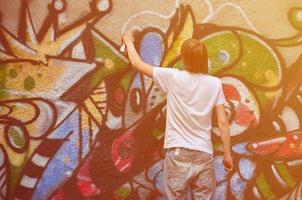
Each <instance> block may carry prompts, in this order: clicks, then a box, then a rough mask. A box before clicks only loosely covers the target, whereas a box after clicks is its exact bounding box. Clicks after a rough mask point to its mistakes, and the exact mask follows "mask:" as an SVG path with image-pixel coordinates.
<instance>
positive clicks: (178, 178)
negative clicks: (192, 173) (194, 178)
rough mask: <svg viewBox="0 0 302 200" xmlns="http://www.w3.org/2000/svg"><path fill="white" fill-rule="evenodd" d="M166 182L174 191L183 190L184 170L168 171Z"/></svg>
mask: <svg viewBox="0 0 302 200" xmlns="http://www.w3.org/2000/svg"><path fill="white" fill-rule="evenodd" d="M167 182H168V186H169V187H170V189H171V190H172V191H174V192H176V191H180V190H184V189H185V188H186V172H185V171H170V172H168V173H167Z"/></svg>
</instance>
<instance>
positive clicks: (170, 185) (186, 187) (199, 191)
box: [164, 147, 216, 200]
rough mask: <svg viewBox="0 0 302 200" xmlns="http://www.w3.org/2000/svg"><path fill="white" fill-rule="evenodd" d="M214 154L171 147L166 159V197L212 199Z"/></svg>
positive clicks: (170, 198) (214, 181)
mask: <svg viewBox="0 0 302 200" xmlns="http://www.w3.org/2000/svg"><path fill="white" fill-rule="evenodd" d="M215 184H216V180H215V171H214V162H213V155H212V154H209V153H206V152H202V151H196V150H191V149H187V148H178V147H177V148H171V149H168V150H167V151H166V156H165V161H164V190H165V195H166V199H168V200H172V199H173V200H174V199H177V200H179V199H196V200H199V199H202V200H210V199H212V197H213V195H214V191H215Z"/></svg>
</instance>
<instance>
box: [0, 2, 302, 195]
mask: <svg viewBox="0 0 302 200" xmlns="http://www.w3.org/2000/svg"><path fill="white" fill-rule="evenodd" d="M0 5H1V6H0V12H1V22H0V41H1V42H0V143H1V146H0V172H1V176H0V183H1V184H0V196H1V198H0V199H15V198H17V199H37V200H42V199H162V192H163V191H162V165H163V162H162V159H163V150H162V144H163V135H164V123H165V95H164V94H163V93H162V91H161V90H160V89H159V88H158V87H157V86H156V85H154V84H153V81H152V80H151V79H149V78H147V77H145V76H142V75H141V74H139V73H137V72H135V71H133V70H132V69H131V67H130V66H129V63H128V61H127V58H126V57H125V55H123V54H122V53H120V52H119V51H118V49H119V46H120V38H121V37H120V35H121V33H122V32H123V31H124V30H127V29H129V28H131V27H135V28H137V29H138V30H139V32H138V33H137V35H136V40H135V43H136V46H137V48H138V49H139V52H140V55H141V56H142V58H143V59H144V60H145V61H146V62H149V63H151V64H153V65H156V66H164V67H167V66H170V67H177V68H181V67H182V64H181V61H180V57H179V50H180V46H181V44H182V42H183V41H184V40H186V39H187V38H192V37H193V38H197V39H200V40H201V41H203V42H204V43H205V44H206V45H207V47H208V51H209V60H210V73H211V74H213V75H215V76H218V77H221V79H222V81H223V85H224V92H225V95H226V97H227V101H228V102H227V104H226V107H227V112H228V116H229V120H230V124H231V135H232V153H233V156H234V164H235V167H234V171H233V172H231V173H226V172H225V171H224V170H223V167H222V164H221V163H222V155H223V152H222V148H221V147H222V146H221V140H220V139H219V137H218V136H219V131H218V130H217V128H216V123H215V119H214V128H213V134H212V135H213V136H212V138H213V143H214V150H215V169H216V176H217V177H216V179H217V193H216V196H215V199H227V198H228V199H257V198H258V199H278V198H282V197H283V198H291V199H295V198H296V199H298V198H301V193H302V174H301V170H302V135H301V123H302V87H301V81H302V79H301V72H302V56H301V52H302V45H301V44H302V42H301V41H302V3H301V1H300V0H265V1H261V0H249V1H245V0H228V1H225V0H200V1H199V0H195V1H192V0H190V1H172V0H146V1H139V0H131V1H130V0H129V1H122V0H114V1H110V0H103V1H101V0H91V1H87V0H77V1H75V0H74V1H73V0H66V1H65V0H53V1H50V0H44V1H38V0H30V1H29V0H28V1H26V0H0ZM188 87H189V86H188Z"/></svg>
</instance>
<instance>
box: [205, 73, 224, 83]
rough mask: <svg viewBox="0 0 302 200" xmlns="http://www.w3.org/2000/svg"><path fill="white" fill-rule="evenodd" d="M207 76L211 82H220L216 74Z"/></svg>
mask: <svg viewBox="0 0 302 200" xmlns="http://www.w3.org/2000/svg"><path fill="white" fill-rule="evenodd" d="M207 77H208V78H209V79H210V80H212V81H213V82H220V81H221V80H220V78H219V77H217V76H213V75H209V74H208V75H207Z"/></svg>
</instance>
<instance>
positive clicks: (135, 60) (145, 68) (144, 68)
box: [126, 42, 153, 77]
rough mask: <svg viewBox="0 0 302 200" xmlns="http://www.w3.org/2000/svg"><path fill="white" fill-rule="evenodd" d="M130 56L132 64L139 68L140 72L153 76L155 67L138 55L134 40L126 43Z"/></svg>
mask: <svg viewBox="0 0 302 200" xmlns="http://www.w3.org/2000/svg"><path fill="white" fill-rule="evenodd" d="M126 46H127V51H128V57H129V60H130V62H131V64H132V66H133V67H134V68H135V69H136V70H138V71H139V72H141V73H143V74H145V75H147V76H150V77H152V76H153V67H152V66H151V65H149V64H147V63H145V62H143V61H142V59H141V58H140V56H139V55H138V53H137V51H136V49H135V47H134V44H133V43H132V42H128V43H126Z"/></svg>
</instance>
